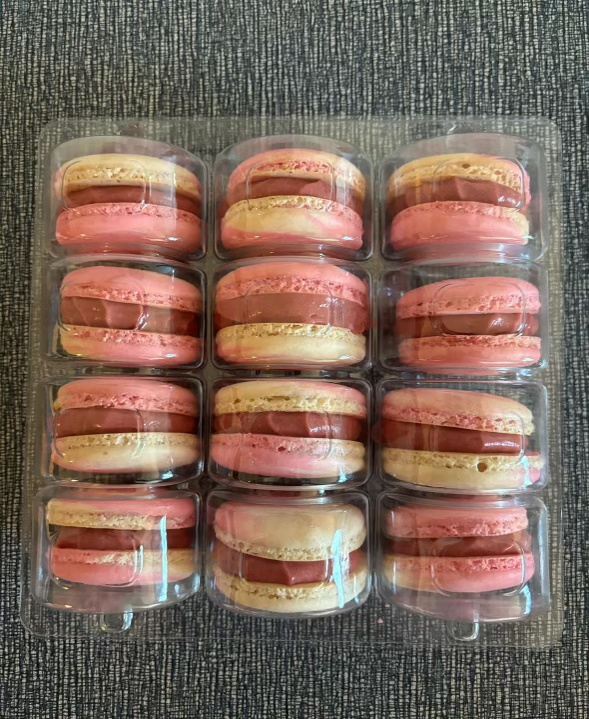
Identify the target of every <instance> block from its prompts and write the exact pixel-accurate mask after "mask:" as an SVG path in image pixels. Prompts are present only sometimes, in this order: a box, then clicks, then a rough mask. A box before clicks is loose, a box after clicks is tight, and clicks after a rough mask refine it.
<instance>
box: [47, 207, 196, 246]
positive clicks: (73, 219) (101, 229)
mask: <svg viewBox="0 0 589 719" xmlns="http://www.w3.org/2000/svg"><path fill="white" fill-rule="evenodd" d="M56 239H57V241H58V242H59V244H61V245H65V246H71V247H73V246H84V247H88V246H91V245H93V244H100V245H103V244H106V245H115V246H116V245H129V246H130V247H135V246H142V245H145V244H155V245H157V246H158V247H160V248H164V247H168V248H169V249H172V250H174V251H176V252H179V253H182V254H190V253H193V252H197V251H198V250H199V249H200V248H201V247H202V237H201V222H200V219H199V218H198V217H196V215H193V214H191V213H190V212H185V211H184V210H178V209H176V208H173V207H166V206H164V205H149V204H142V203H128V202H121V203H104V204H93V205H82V206H81V207H75V208H71V209H69V210H66V211H65V212H62V213H61V214H60V215H59V217H58V218H57V226H56Z"/></svg>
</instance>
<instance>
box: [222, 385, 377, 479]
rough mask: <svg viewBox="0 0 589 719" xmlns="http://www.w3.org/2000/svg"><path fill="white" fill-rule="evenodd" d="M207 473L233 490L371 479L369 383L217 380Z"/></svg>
mask: <svg viewBox="0 0 589 719" xmlns="http://www.w3.org/2000/svg"><path fill="white" fill-rule="evenodd" d="M210 409H211V417H210V449H209V474H210V476H211V478H212V479H214V480H216V481H218V482H221V483H223V484H227V485H230V486H232V487H245V488H250V489H251V488H256V489H280V488H285V487H291V488H296V487H299V488H303V487H305V488H308V489H311V488H313V489H317V490H320V489H334V488H346V489H347V488H349V487H354V486H358V485H360V484H362V483H363V482H365V481H366V480H367V479H368V477H370V475H371V470H372V452H371V441H370V419H371V416H372V389H371V387H370V385H369V384H368V383H367V382H366V381H365V380H348V381H334V380H325V379H319V380H317V379H315V380H308V379H301V378H296V377H290V378H288V379H283V378H281V379H253V380H247V381H240V380H237V381H236V380H227V379H221V380H217V381H216V382H215V383H214V384H213V387H212V390H211V401H210Z"/></svg>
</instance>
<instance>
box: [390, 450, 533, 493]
mask: <svg viewBox="0 0 589 719" xmlns="http://www.w3.org/2000/svg"><path fill="white" fill-rule="evenodd" d="M382 460H383V468H384V471H385V472H386V473H387V474H389V475H391V476H393V477H396V478H397V479H398V480H400V481H401V482H407V483H409V484H418V485H421V486H428V487H440V488H448V489H456V488H459V489H461V490H466V489H472V490H478V491H480V490H486V489H488V490H493V489H520V488H521V487H522V486H525V485H526V484H529V483H530V475H531V473H533V472H535V471H538V470H541V469H542V467H543V466H544V460H543V458H542V457H540V456H537V455H534V456H528V455H526V456H524V457H521V456H519V455H516V456H509V455H479V454H460V453H458V452H427V451H418V450H410V449H393V448H386V449H383V451H382Z"/></svg>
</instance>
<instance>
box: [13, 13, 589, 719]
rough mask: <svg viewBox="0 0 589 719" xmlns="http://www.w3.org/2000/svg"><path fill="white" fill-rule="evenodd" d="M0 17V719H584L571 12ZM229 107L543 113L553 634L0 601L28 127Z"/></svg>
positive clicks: (587, 92) (586, 566)
mask: <svg viewBox="0 0 589 719" xmlns="http://www.w3.org/2000/svg"><path fill="white" fill-rule="evenodd" d="M0 8H1V11H2V23H1V25H0V91H1V94H0V108H1V109H0V113H1V117H2V125H1V129H0V147H1V163H0V176H1V183H2V184H1V187H0V228H1V234H2V241H3V244H2V248H1V250H0V252H1V259H2V288H3V290H4V292H3V297H2V304H1V310H2V343H3V350H4V352H3V363H2V390H3V399H4V402H3V405H4V407H3V417H2V424H1V428H2V435H1V436H2V439H1V444H0V451H1V453H2V480H1V482H2V485H1V487H2V493H3V497H4V507H5V516H4V519H3V522H2V528H1V530H0V531H1V535H0V536H1V538H2V547H1V549H0V556H1V561H2V576H1V585H0V630H1V631H2V634H3V637H2V646H1V661H0V717H2V718H4V717H6V718H8V719H18V718H19V717H27V719H31V718H33V717H35V718H36V717H44V718H47V719H49V718H51V719H69V718H70V717H71V718H74V717H75V718H76V719H99V718H101V717H105V718H107V719H115V718H118V717H121V718H123V717H124V718H125V719H126V718H127V717H150V718H151V719H167V718H168V717H169V718H170V719H189V718H191V717H202V718H203V719H207V718H208V717H223V718H224V719H233V718H234V717H235V718H237V717H239V718H240V719H258V718H260V719H264V718H265V717H268V718H270V717H271V718H272V719H282V718H283V717H305V718H308V717H312V718H313V719H318V718H320V717H337V718H339V717H342V718H343V717H349V718H353V719H356V718H358V719H360V718H361V719H366V718H368V717H390V716H395V717H399V718H402V719H415V718H417V717H419V719H433V718H436V719H437V718H438V717H452V719H456V718H458V717H460V718H462V717H465V718H466V717H468V718H469V719H470V718H471V717H472V718H475V719H497V718H498V717H509V718H510V719H532V718H534V719H544V718H546V719H548V718H550V719H556V718H561V717H562V718H565V719H569V718H570V719H575V718H577V717H586V716H587V715H588V714H589V698H588V690H587V687H588V685H589V633H588V630H587V626H586V625H585V610H586V608H587V606H588V605H589V551H588V547H589V521H587V513H588V511H589V471H588V469H587V466H588V464H589V420H588V418H589V400H588V399H587V392H588V391H589V371H588V370H589V368H588V362H587V352H588V349H589V347H588V344H587V341H588V334H589V329H588V323H587V316H588V314H589V251H588V247H589V245H588V244H587V227H588V226H589V210H588V208H589V202H588V199H587V198H588V197H589V163H588V157H589V136H588V129H589V128H588V123H589V77H588V74H587V69H586V68H587V65H588V63H589V40H588V38H589V34H588V30H589V27H588V16H589V3H587V2H584V0H568V2H565V1H564V0H560V1H556V0H498V1H496V2H491V1H488V0H437V1H435V2H434V0H431V1H429V0H421V1H417V2H411V1H410V0H404V1H399V2H397V3H392V2H384V1H382V0H364V1H363V2H362V1H357V0H339V1H338V0H290V1H289V2H285V3H282V2H280V0H277V1H274V0H272V1H267V0H252V1H250V2H237V1H236V0H213V1H212V2H211V1H210V0H207V1H202V2H198V1H197V0H173V1H172V2H160V1H159V0H144V1H143V2H139V0H135V1H134V2H131V1H129V0H115V1H114V2H111V1H110V0H75V1H70V0H63V1H62V2H51V0H36V2H31V1H29V0H20V2H18V1H17V2H10V1H9V2H6V1H5V2H4V3H2V4H1V5H0ZM240 113H242V114H259V113H276V114H287V113H334V114H335V113H337V114H342V113H345V114H391V113H425V114H435V113H456V114H467V113H502V114H518V115H543V116H547V117H550V118H552V119H554V120H556V121H557V123H558V124H559V126H560V129H561V131H562V134H563V140H564V201H565V205H564V218H565V223H566V224H565V235H564V237H565V247H566V248H567V250H566V258H565V272H566V288H565V289H566V299H567V308H568V310H569V312H570V314H569V315H568V317H567V320H566V332H567V335H568V336H567V353H568V356H567V387H566V393H567V395H566V396H567V398H568V402H567V405H566V406H565V413H564V416H563V424H564V432H565V437H566V443H565V450H564V472H563V482H564V483H565V492H564V498H565V519H566V522H567V529H566V531H565V542H566V548H565V572H566V597H565V608H566V619H565V631H564V636H563V640H562V644H561V645H560V646H557V647H554V648H553V649H550V650H548V651H543V652H533V651H524V650H509V649H505V650H496V649H495V650H488V651H484V652H482V651H473V650H465V649H454V650H446V651H441V650H434V651H432V650H425V649H423V650H422V649H420V650H411V648H410V647H407V648H402V649H399V648H398V647H397V648H394V647H391V648H390V649H388V650H384V651H383V650H382V648H379V649H378V650H377V651H370V650H365V649H362V648H361V647H358V646H355V647H353V648H349V647H347V648H342V647H341V646H338V645H329V646H318V647H313V648H305V647H304V646H298V647H296V648H294V649H293V648H285V647H283V646H266V645H264V644H255V645H243V644H241V645H237V644H236V645H235V646H231V645H225V646H223V647H219V648H218V649H214V648H211V647H210V646H208V647H204V648H203V647H199V646H198V644H196V643H193V644H182V643H170V644H169V645H167V646H166V645H163V646H162V645H157V644H153V643H152V644H150V643H147V644H141V643H137V644H129V645H122V644H112V645H110V644H107V643H104V642H100V643H93V642H90V641H88V642H86V641H84V642H82V641H74V640H52V641H41V640H37V639H34V638H31V637H29V636H27V635H26V634H25V632H24V630H23V629H22V627H21V625H20V622H19V619H18V615H17V611H16V606H17V586H18V573H19V532H20V530H19V523H20V517H19V512H20V501H21V482H22V476H21V474H22V473H21V459H22V457H21V454H22V453H21V438H22V434H23V417H24V412H23V392H24V382H25V377H26V360H27V358H26V349H25V347H26V345H25V340H26V334H27V313H28V284H27V283H28V278H29V260H30V253H29V241H30V236H31V229H32V216H33V208H32V202H33V194H32V186H33V178H34V173H35V149H36V148H35V145H36V138H37V135H38V133H39V131H40V129H41V127H42V125H43V124H44V123H46V122H47V121H49V120H51V119H54V118H56V117H59V116H83V117H90V116H93V115H94V116H109V115H111V116H113V115H114V116H148V115H155V114H159V115H198V114H206V115H209V114H213V115H214V114H218V115H236V114H240Z"/></svg>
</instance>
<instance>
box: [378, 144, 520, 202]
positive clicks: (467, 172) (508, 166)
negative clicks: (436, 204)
mask: <svg viewBox="0 0 589 719" xmlns="http://www.w3.org/2000/svg"><path fill="white" fill-rule="evenodd" d="M450 177H462V178H465V179H468V180H474V181H479V182H480V181H486V182H496V183H498V184H500V185H504V186H506V187H510V188H512V189H514V190H519V191H520V192H521V191H522V184H523V183H522V180H524V181H525V178H524V176H523V171H522V170H521V168H520V167H519V166H518V165H517V164H515V163H514V162H510V161H509V160H504V159H502V158H500V157H493V156H488V155H476V154H471V153H457V154H450V155H432V156H430V157H422V158H420V159H418V160H413V161H412V162H408V163H407V164H405V165H403V166H402V167H400V168H399V169H398V170H397V171H396V172H395V173H393V175H392V177H391V179H390V180H389V186H388V192H389V197H395V196H397V195H399V194H401V193H402V192H403V191H404V189H405V188H406V187H417V186H419V185H421V184H422V183H425V182H434V181H438V182H439V181H441V180H444V179H447V178H450Z"/></svg>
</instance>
